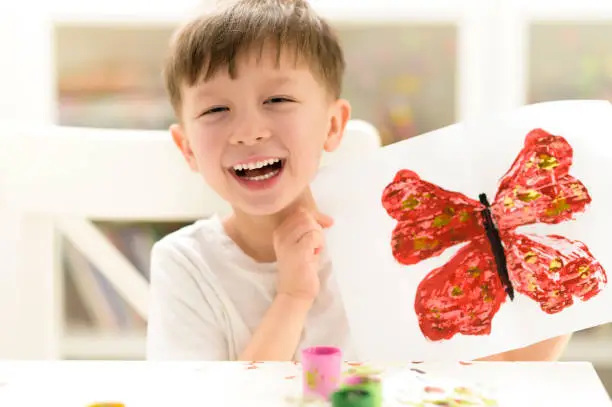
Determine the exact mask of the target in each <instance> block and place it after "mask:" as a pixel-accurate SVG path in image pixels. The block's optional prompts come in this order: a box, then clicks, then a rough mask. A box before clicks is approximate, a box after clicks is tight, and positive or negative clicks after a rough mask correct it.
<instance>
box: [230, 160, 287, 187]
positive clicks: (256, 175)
mask: <svg viewBox="0 0 612 407" xmlns="http://www.w3.org/2000/svg"><path fill="white" fill-rule="evenodd" d="M284 165H285V160H283V159H280V158H270V159H267V160H262V161H257V162H252V163H248V164H237V165H234V166H233V167H232V168H231V169H230V171H233V172H234V174H235V175H236V176H237V177H238V178H239V179H242V180H244V181H265V180H268V179H270V178H273V177H275V176H277V175H278V174H280V172H281V171H282V170H283V167H284Z"/></svg>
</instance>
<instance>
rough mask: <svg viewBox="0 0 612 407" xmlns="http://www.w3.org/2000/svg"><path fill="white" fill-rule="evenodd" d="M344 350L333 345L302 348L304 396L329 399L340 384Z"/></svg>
mask: <svg viewBox="0 0 612 407" xmlns="http://www.w3.org/2000/svg"><path fill="white" fill-rule="evenodd" d="M341 375H342V351H341V350H340V349H339V348H335V347H331V346H315V347H311V348H306V349H304V350H302V377H303V386H304V397H305V398H307V399H310V398H315V399H316V398H319V399H324V400H328V399H329V397H330V396H331V394H332V393H333V392H334V391H336V390H337V389H338V387H339V386H340V380H341Z"/></svg>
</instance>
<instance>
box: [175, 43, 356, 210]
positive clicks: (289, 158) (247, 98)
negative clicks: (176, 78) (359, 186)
mask: <svg viewBox="0 0 612 407" xmlns="http://www.w3.org/2000/svg"><path fill="white" fill-rule="evenodd" d="M292 56H293V54H292V53H290V52H281V53H280V58H277V47H271V46H269V47H263V48H262V50H261V52H259V49H258V50H257V52H246V53H244V54H242V55H240V56H239V57H238V59H237V60H236V74H235V75H233V76H230V74H229V72H228V70H227V69H219V70H218V71H217V72H216V73H215V74H214V75H213V76H212V77H211V78H210V79H208V80H206V81H199V82H197V83H196V84H195V85H194V86H189V87H188V86H185V87H184V88H183V89H182V106H181V124H180V125H179V124H177V125H173V126H172V127H171V131H172V135H173V138H174V140H175V142H176V144H177V145H178V146H179V148H180V149H181V151H182V153H183V155H184V156H185V158H186V160H187V162H188V163H189V165H190V167H191V168H192V169H193V170H194V171H197V172H199V173H200V174H201V175H202V176H203V177H204V179H205V181H206V182H207V183H208V184H209V185H210V186H211V187H212V188H213V189H214V190H215V191H216V192H217V193H218V194H219V195H220V196H221V197H222V198H224V199H225V200H226V201H228V202H229V203H230V204H231V205H232V206H233V207H234V209H236V210H240V211H242V212H245V213H248V214H252V215H271V214H274V213H278V212H280V211H281V210H283V209H284V208H286V207H287V206H289V205H290V204H292V203H293V202H294V201H295V200H296V199H298V198H299V197H300V196H302V194H303V193H304V192H305V191H306V190H307V189H308V186H309V184H310V182H311V181H312V179H313V178H314V176H315V174H316V172H317V170H318V167H319V162H320V158H321V154H322V152H323V151H333V150H334V149H335V148H336V147H337V146H338V144H339V143H340V140H341V138H342V133H343V131H344V127H345V125H346V122H347V120H348V118H349V115H350V106H349V104H348V102H346V101H345V100H342V99H337V98H335V97H332V96H331V95H330V92H329V91H328V90H327V88H326V87H325V86H323V84H322V83H321V81H320V80H318V79H317V78H316V77H315V76H314V75H313V73H312V71H311V70H310V67H309V64H307V63H305V62H304V61H300V60H299V59H298V60H296V59H295V58H293V57H292Z"/></svg>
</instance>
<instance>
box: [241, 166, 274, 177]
mask: <svg viewBox="0 0 612 407" xmlns="http://www.w3.org/2000/svg"><path fill="white" fill-rule="evenodd" d="M274 170H275V168H273V167H271V166H269V165H266V166H265V167H262V168H257V169H254V170H244V176H245V177H248V178H250V177H257V176H260V175H266V174H269V173H271V172H273V171H274Z"/></svg>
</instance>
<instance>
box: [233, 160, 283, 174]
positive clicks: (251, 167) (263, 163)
mask: <svg viewBox="0 0 612 407" xmlns="http://www.w3.org/2000/svg"><path fill="white" fill-rule="evenodd" d="M279 161H280V159H279V158H270V159H269V160H263V161H256V162H252V163H248V164H236V165H234V167H232V168H234V170H236V171H239V170H255V169H257V168H262V167H265V166H266V165H272V164H276V163H277V162H279Z"/></svg>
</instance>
